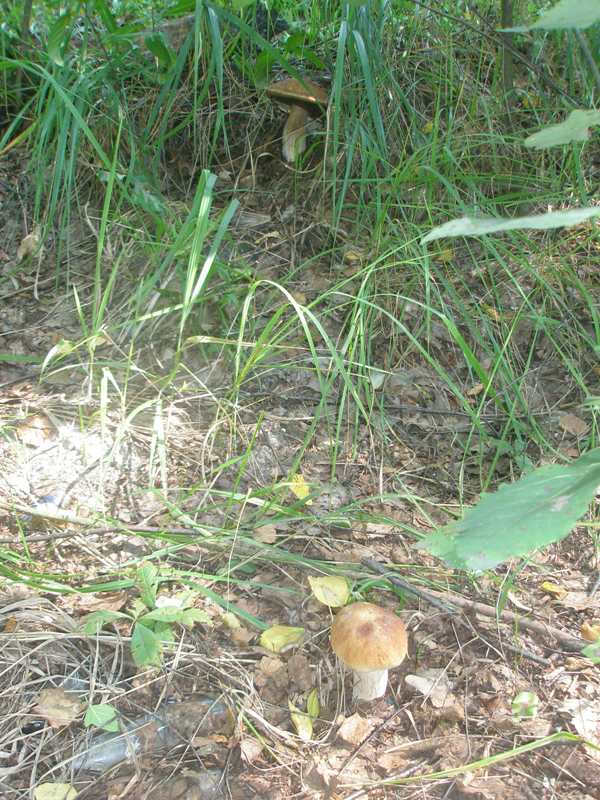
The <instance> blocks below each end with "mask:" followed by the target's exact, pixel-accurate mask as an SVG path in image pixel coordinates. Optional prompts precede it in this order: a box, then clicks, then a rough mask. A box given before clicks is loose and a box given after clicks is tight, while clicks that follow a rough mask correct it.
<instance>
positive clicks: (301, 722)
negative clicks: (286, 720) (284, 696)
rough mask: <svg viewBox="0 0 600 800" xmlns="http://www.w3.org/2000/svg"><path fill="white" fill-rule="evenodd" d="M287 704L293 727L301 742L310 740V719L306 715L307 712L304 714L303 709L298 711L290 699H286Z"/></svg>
mask: <svg viewBox="0 0 600 800" xmlns="http://www.w3.org/2000/svg"><path fill="white" fill-rule="evenodd" d="M288 706H289V709H290V717H291V719H292V723H293V725H294V728H295V729H296V733H297V734H298V736H299V737H300V738H301V739H302V741H303V742H310V740H311V739H312V733H313V723H312V719H311V718H310V717H309V716H308V714H305V713H304V712H303V711H300V709H299V708H296V706H295V705H294V704H293V703H292V701H291V700H288Z"/></svg>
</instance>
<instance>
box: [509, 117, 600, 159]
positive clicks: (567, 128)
mask: <svg viewBox="0 0 600 800" xmlns="http://www.w3.org/2000/svg"><path fill="white" fill-rule="evenodd" d="M592 125H600V111H586V110H584V111H582V110H577V111H571V113H570V114H569V116H568V117H567V118H566V120H565V121H564V122H560V123H559V124H558V125H549V126H548V127H547V128H542V130H541V131H538V132H537V133H534V134H533V135H532V136H528V137H527V139H525V142H524V144H525V147H533V148H535V149H536V150H542V149H543V148H545V147H556V146H557V145H561V144H570V143H571V142H585V141H587V140H588V139H589V138H590V127H591V126H592Z"/></svg>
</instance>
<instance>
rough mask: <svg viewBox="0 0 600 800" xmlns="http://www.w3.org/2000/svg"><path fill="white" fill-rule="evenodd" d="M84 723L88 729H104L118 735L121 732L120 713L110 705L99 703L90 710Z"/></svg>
mask: <svg viewBox="0 0 600 800" xmlns="http://www.w3.org/2000/svg"><path fill="white" fill-rule="evenodd" d="M83 723H84V725H85V726H86V728H91V727H95V728H102V730H104V731H107V732H108V733H116V732H117V731H118V730H119V712H118V711H117V710H116V708H114V706H111V705H110V703H97V704H95V705H91V706H90V707H89V708H88V710H87V711H86V714H85V719H84V720H83Z"/></svg>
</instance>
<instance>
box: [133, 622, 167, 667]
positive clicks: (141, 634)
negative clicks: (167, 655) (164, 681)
mask: <svg viewBox="0 0 600 800" xmlns="http://www.w3.org/2000/svg"><path fill="white" fill-rule="evenodd" d="M161 652H162V648H161V644H160V639H159V637H158V636H157V635H156V634H155V633H154V631H151V630H150V628H147V627H146V626H145V625H142V624H141V623H140V622H138V624H137V625H136V626H135V628H134V630H133V636H132V637H131V655H132V656H133V660H134V661H135V663H136V664H137V666H138V667H146V666H155V667H159V666H160V664H161Z"/></svg>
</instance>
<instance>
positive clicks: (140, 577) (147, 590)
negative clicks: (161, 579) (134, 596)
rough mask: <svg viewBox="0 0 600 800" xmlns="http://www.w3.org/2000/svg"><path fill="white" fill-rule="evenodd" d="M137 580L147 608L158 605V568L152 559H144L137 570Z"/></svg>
mask: <svg viewBox="0 0 600 800" xmlns="http://www.w3.org/2000/svg"><path fill="white" fill-rule="evenodd" d="M135 580H136V583H137V585H138V588H139V590H140V595H141V598H142V602H143V603H144V605H145V606H146V608H154V606H155V605H156V590H157V589H158V569H157V568H156V565H155V564H153V563H152V561H144V562H143V563H142V564H141V565H140V567H139V569H138V571H137V575H136V579H135Z"/></svg>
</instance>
